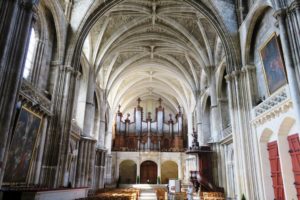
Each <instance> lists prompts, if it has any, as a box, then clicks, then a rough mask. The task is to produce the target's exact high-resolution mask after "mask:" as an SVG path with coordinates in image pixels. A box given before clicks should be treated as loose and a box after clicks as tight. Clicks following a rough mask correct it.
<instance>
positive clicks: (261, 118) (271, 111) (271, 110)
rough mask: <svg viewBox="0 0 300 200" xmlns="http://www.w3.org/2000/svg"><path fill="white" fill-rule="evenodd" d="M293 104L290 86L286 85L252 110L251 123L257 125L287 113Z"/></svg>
mask: <svg viewBox="0 0 300 200" xmlns="http://www.w3.org/2000/svg"><path fill="white" fill-rule="evenodd" d="M292 105H293V103H292V100H291V97H290V92H289V88H288V85H286V86H285V87H283V88H281V89H280V90H279V91H277V92H276V93H275V94H273V95H272V96H270V97H269V98H267V99H266V100H265V101H263V102H262V103H260V104H259V105H257V106H256V107H255V108H254V109H253V110H252V119H253V120H252V121H251V123H252V124H254V125H257V126H258V125H262V124H264V123H266V122H267V121H270V120H272V119H274V118H276V117H278V116H279V115H280V114H283V113H286V112H287V111H288V110H289V109H290V108H292Z"/></svg>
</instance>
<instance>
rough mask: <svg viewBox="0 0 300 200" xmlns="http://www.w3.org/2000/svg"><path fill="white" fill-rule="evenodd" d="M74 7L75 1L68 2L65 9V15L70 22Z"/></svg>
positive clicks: (68, 0) (69, 0)
mask: <svg viewBox="0 0 300 200" xmlns="http://www.w3.org/2000/svg"><path fill="white" fill-rule="evenodd" d="M72 7H73V0H67V1H66V7H65V15H66V19H67V20H68V21H70V20H71V13H72Z"/></svg>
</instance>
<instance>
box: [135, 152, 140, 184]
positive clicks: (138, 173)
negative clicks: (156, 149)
mask: <svg viewBox="0 0 300 200" xmlns="http://www.w3.org/2000/svg"><path fill="white" fill-rule="evenodd" d="M137 161H138V162H137V163H136V165H137V166H136V176H137V177H139V180H141V177H140V176H141V161H140V158H138V160H137ZM137 184H139V183H138V182H137Z"/></svg>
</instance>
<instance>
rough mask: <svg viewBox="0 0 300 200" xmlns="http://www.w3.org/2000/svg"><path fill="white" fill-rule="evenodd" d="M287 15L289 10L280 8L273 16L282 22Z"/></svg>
mask: <svg viewBox="0 0 300 200" xmlns="http://www.w3.org/2000/svg"><path fill="white" fill-rule="evenodd" d="M286 14H287V10H286V9H285V8H280V9H278V10H276V11H275V12H274V14H273V16H274V17H275V18H276V19H277V20H282V19H285V17H286Z"/></svg>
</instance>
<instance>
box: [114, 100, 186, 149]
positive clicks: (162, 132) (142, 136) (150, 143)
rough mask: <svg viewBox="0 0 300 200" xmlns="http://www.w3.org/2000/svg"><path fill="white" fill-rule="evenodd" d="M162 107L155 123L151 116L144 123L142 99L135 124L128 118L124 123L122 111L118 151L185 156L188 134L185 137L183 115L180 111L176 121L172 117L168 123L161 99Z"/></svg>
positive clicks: (116, 142) (117, 132)
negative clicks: (158, 152) (177, 153)
mask: <svg viewBox="0 0 300 200" xmlns="http://www.w3.org/2000/svg"><path fill="white" fill-rule="evenodd" d="M158 101H159V106H158V107H157V108H156V113H155V116H156V120H155V121H154V120H152V118H151V113H150V112H149V113H148V114H147V118H146V120H143V115H144V113H143V107H141V106H140V102H141V99H140V98H139V99H138V105H137V107H136V108H135V109H134V121H133V122H131V121H130V119H129V117H130V115H129V114H128V115H127V118H126V119H125V120H124V121H123V120H122V118H123V114H122V112H120V106H119V110H118V112H117V114H116V124H115V138H114V145H113V150H114V151H162V152H168V151H175V152H183V151H184V148H185V145H184V143H185V142H184V134H183V115H182V112H181V108H180V107H178V113H177V115H176V118H175V121H173V119H172V115H171V114H170V115H169V117H170V118H169V120H168V121H167V122H165V121H164V119H165V113H164V108H163V107H162V105H161V103H162V100H161V99H159V100H158Z"/></svg>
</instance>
